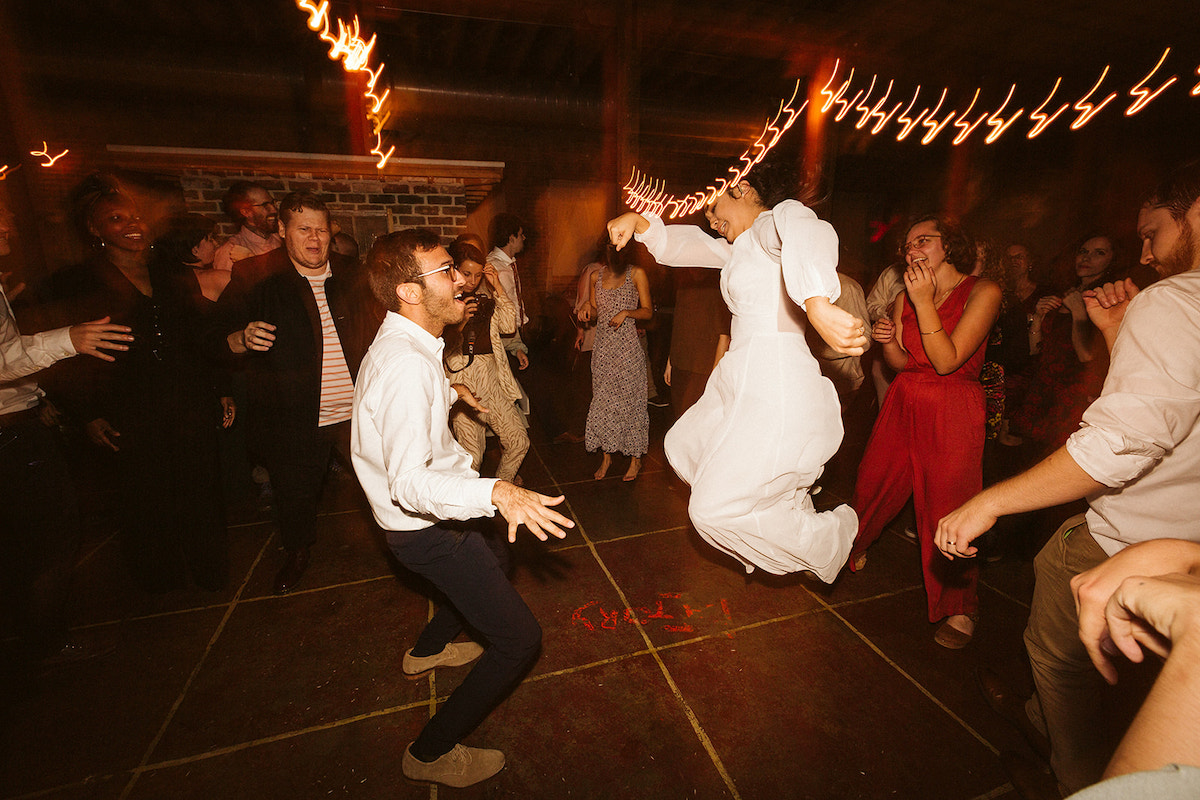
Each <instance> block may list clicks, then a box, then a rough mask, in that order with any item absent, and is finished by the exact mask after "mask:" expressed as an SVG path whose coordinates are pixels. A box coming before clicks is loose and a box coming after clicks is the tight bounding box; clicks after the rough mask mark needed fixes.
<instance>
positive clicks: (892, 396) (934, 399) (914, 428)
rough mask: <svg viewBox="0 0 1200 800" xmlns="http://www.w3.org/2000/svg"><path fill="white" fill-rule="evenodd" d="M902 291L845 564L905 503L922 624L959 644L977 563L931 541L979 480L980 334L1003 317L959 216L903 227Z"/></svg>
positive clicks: (947, 642) (878, 333)
mask: <svg viewBox="0 0 1200 800" xmlns="http://www.w3.org/2000/svg"><path fill="white" fill-rule="evenodd" d="M901 255H903V256H904V259H905V261H906V262H907V264H908V267H907V269H906V270H905V272H904V289H905V291H904V292H903V293H902V294H900V296H899V297H897V298H896V302H895V304H894V305H893V307H892V314H891V317H890V318H889V317H882V318H880V320H879V321H878V322H876V323H875V327H874V329H873V331H872V336H873V338H874V339H875V341H877V342H879V343H881V344H882V345H883V356H884V358H885V359H886V360H887V363H888V365H889V366H890V367H891V368H892V369H894V370H896V371H897V372H898V373H899V374H898V375H897V376H896V380H894V381H892V385H891V387H890V388H889V389H888V393H887V396H886V397H884V400H883V406H882V407H881V408H880V409H879V417H878V418H877V419H876V421H875V429H874V430H873V431H872V432H871V438H870V440H869V441H868V442H867V450H866V452H865V453H864V455H863V460H862V463H861V464H860V465H859V469H858V480H857V483H856V485H855V487H854V510H855V511H856V512H857V513H858V518H859V522H858V537H857V538H856V539H855V542H854V550H853V552H851V554H850V568H851V570H853V571H858V570H860V569H862V568H863V567H864V566H865V565H866V561H867V556H866V551H867V548H868V547H870V546H871V544H872V543H873V542H874V541H875V540H876V539H878V538H879V535H880V534H881V533H882V532H883V528H884V526H885V525H887V524H888V523H889V522H890V521H891V520H892V519H893V518H894V517H895V516H896V515H897V514H899V513H900V510H901V509H903V508H904V505H905V503H907V502H908V498H909V497H910V496H911V497H912V498H913V506H914V507H915V509H916V513H917V538H918V540H919V542H920V547H921V566H922V570H923V572H924V575H925V594H926V598H927V601H928V608H929V621H930V622H939V621H941V622H942V624H941V626H940V627H939V628H938V629H937V632H936V634H935V635H934V640H935V641H936V642H937V643H938V644H940V645H942V646H943V647H949V648H951V649H957V648H960V647H964V646H965V645H966V644H967V643H968V642H970V640H971V637H972V636H973V635H974V632H975V622H976V620H977V618H978V607H979V600H978V597H977V596H976V592H975V586H976V583H977V581H978V578H979V568H978V567H977V566H976V565H975V562H973V561H969V560H959V561H954V562H950V561H947V560H946V559H945V558H943V557H942V556H941V554H940V553H939V552H938V551H937V548H936V547H935V546H934V541H933V535H934V532H935V531H936V529H937V523H938V520H939V519H941V518H942V517H944V516H945V515H946V514H948V513H950V512H951V511H953V510H954V509H956V508H958V507H959V506H960V505H962V504H963V503H965V502H966V501H967V500H969V499H970V498H971V497H973V496H974V495H975V494H977V493H978V492H979V490H980V489H981V488H982V483H983V441H984V396H983V387H982V386H981V385H980V382H979V373H980V370H981V369H982V367H983V362H984V353H985V350H986V343H987V338H988V334H989V333H990V332H991V330H992V326H993V325H994V324H995V322H996V317H997V316H998V315H999V313H1000V297H1001V292H1000V287H999V285H997V284H996V283H995V282H993V281H990V280H988V279H986V278H977V277H972V276H970V275H969V274H967V273H968V271H969V270H970V268H971V266H972V265H973V264H974V263H975V248H974V247H973V245H972V244H971V241H970V240H969V239H968V238H967V236H966V235H965V234H964V233H963V231H962V229H961V228H960V227H959V226H958V225H957V224H955V223H953V222H951V221H950V220H948V219H947V218H945V217H942V216H936V215H932V216H926V217H922V218H920V219H918V220H917V221H916V222H914V223H913V224H912V225H910V226H909V228H908V232H907V234H906V236H905V239H904V245H903V246H902V247H901Z"/></svg>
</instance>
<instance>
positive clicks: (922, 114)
mask: <svg viewBox="0 0 1200 800" xmlns="http://www.w3.org/2000/svg"><path fill="white" fill-rule="evenodd" d="M1170 54H1171V48H1169V47H1168V48H1166V49H1165V50H1164V51H1163V53H1162V55H1161V56H1159V58H1158V61H1157V62H1155V64H1154V66H1153V67H1152V68H1151V69H1150V71H1149V72H1147V73H1146V74H1145V76H1143V77H1142V78H1141V80H1139V81H1137V82H1136V83H1135V84H1134V85H1133V86H1131V87H1130V88H1129V89H1128V91H1127V92H1126V94H1127V95H1128V97H1130V98H1132V102H1131V103H1130V104H1129V105H1128V107H1126V108H1125V112H1124V115H1125V116H1126V117H1132V116H1134V115H1135V114H1138V113H1139V112H1141V111H1142V110H1143V109H1145V108H1146V106H1147V105H1149V104H1150V103H1151V102H1153V101H1154V100H1156V99H1158V98H1159V97H1160V96H1161V95H1162V94H1163V93H1164V92H1166V91H1167V90H1168V89H1170V88H1171V87H1172V86H1175V85H1176V84H1178V83H1179V82H1180V78H1179V75H1178V74H1173V75H1170V76H1169V77H1167V76H1160V77H1158V78H1156V77H1155V76H1156V75H1158V72H1159V70H1160V69H1161V68H1162V66H1163V64H1165V63H1166V61H1167V58H1168V56H1170ZM841 66H842V65H841V60H840V59H838V60H836V61H835V62H834V66H833V70H832V72H831V73H830V75H829V79H828V80H827V81H826V82H825V85H824V86H822V87H821V89H820V90H819V92H818V97H819V98H820V102H819V107H818V103H814V104H813V107H812V108H811V109H810V110H809V113H813V112H814V111H815V112H816V113H820V114H828V113H831V112H832V114H833V119H834V121H836V122H841V121H842V120H843V119H845V118H846V117H847V116H848V115H850V114H851V113H852V112H853V113H855V114H857V121H856V122H855V123H854V127H855V128H856V129H857V130H863V129H867V130H868V132H869V133H870V134H871V135H872V136H877V135H879V134H881V133H882V132H883V131H884V130H885V129H887V128H888V127H889V126H892V125H894V127H895V128H896V129H897V130H896V141H901V142H902V141H904V140H905V139H907V138H908V137H909V136H911V135H912V134H913V132H914V131H916V130H917V129H918V126H920V127H921V128H924V129H925V130H924V133H923V134H922V135H921V136H920V142H921V144H923V145H928V144H931V143H932V142H933V141H935V140H936V139H937V138H938V136H940V135H941V134H942V132H943V131H946V130H947V129H956V130H957V133H955V134H954V137H953V138H952V139H951V144H952V145H954V146H958V145H960V144H962V143H963V142H965V141H966V140H967V139H968V138H969V137H970V136H972V135H973V134H974V133H975V131H976V130H977V129H979V128H980V126H981V125H986V126H987V131H988V132H987V134H986V135H984V139H983V141H984V143H985V144H993V143H995V142H996V141H997V140H999V139H1000V137H1002V136H1004V135H1005V134H1006V133H1008V131H1009V130H1010V129H1012V128H1013V126H1014V125H1015V124H1016V123H1017V121H1018V120H1019V119H1021V118H1022V116H1025V117H1026V119H1027V121H1028V122H1030V123H1032V124H1031V125H1030V127H1029V130H1028V131H1026V133H1025V136H1026V138H1028V139H1035V138H1037V137H1038V136H1040V135H1041V134H1042V133H1043V132H1045V130H1046V128H1048V127H1049V126H1050V125H1052V124H1053V123H1054V122H1055V121H1056V120H1058V119H1059V117H1061V116H1062V115H1063V114H1064V113H1067V110H1068V109H1073V110H1074V111H1075V112H1078V116H1076V117H1075V119H1074V120H1073V121H1072V122H1071V123H1070V129H1071V130H1073V131H1077V130H1079V129H1080V128H1082V127H1084V126H1085V125H1087V124H1088V123H1089V122H1091V121H1092V120H1093V119H1095V117H1096V115H1097V114H1099V113H1100V112H1101V111H1103V110H1104V109H1105V108H1107V107H1109V106H1110V104H1112V103H1113V102H1115V101H1116V100H1117V98H1118V97H1120V96H1121V94H1122V92H1118V91H1109V92H1108V93H1107V94H1106V95H1103V97H1102V98H1101V94H1102V90H1101V87H1102V86H1103V85H1104V82H1105V80H1106V79H1107V78H1108V74H1109V71H1110V69H1111V65H1106V66H1105V67H1104V68H1103V69H1102V70H1101V71H1100V75H1099V77H1098V78H1097V79H1096V82H1095V83H1094V84H1092V86H1091V88H1090V89H1088V91H1087V92H1086V93H1084V94H1083V95H1082V96H1081V97H1079V99H1077V100H1075V102H1073V103H1072V102H1070V101H1069V100H1067V101H1062V100H1060V101H1059V103H1058V104H1056V103H1055V102H1054V98H1055V96H1056V95H1057V94H1058V92H1059V89H1060V88H1061V87H1062V82H1063V79H1062V77H1061V76H1060V77H1058V78H1057V79H1055V81H1054V85H1053V86H1052V87H1051V89H1050V92H1049V94H1047V95H1046V96H1045V98H1044V99H1043V100H1042V101H1041V102H1040V103H1039V104H1038V105H1037V107H1036V108H1034V109H1033V110H1032V111H1030V112H1028V113H1027V114H1026V110H1025V108H1026V107H1025V106H1020V107H1019V108H1012V109H1011V110H1009V109H1010V103H1013V98H1014V97H1015V96H1016V94H1017V84H1015V83H1014V84H1012V85H1011V86H1010V87H1009V89H1008V93H1007V94H1006V95H1005V96H1004V100H1003V101H1002V102H1001V103H1000V105H999V106H997V107H996V108H994V109H992V110H988V109H986V108H981V109H980V110H978V111H976V109H975V107H976V104H977V103H978V102H979V97H980V95H981V94H982V91H983V90H982V88H976V89H975V91H974V94H973V95H972V96H971V100H970V102H969V103H968V104H967V106H966V107H965V108H964V109H963V110H961V111H958V110H953V109H951V110H946V111H943V110H942V108H943V106H944V105H945V102H946V97H947V96H948V95H949V93H950V89H949V87H945V88H942V90H941V92H940V93H938V94H937V102H936V103H934V104H933V105H928V104H925V105H924V107H921V103H920V97H921V92H922V88H923V87H921V86H917V88H916V89H915V90H914V91H913V94H912V97H911V99H908V101H907V103H906V102H905V100H904V98H903V97H902V98H901V99H900V100H899V101H896V102H895V104H894V105H893V104H892V91H893V89H895V86H896V84H895V81H893V80H889V81H887V86H886V88H883V89H882V91H881V93H880V94H879V96H878V97H877V98H876V99H874V100H872V97H873V96H874V95H875V90H876V87H877V86H879V85H880V84H882V83H883V81H882V80H881V79H880V78H879V76H878V75H872V76H871V80H870V82H869V84H868V85H867V87H866V88H865V89H862V88H859V89H858V90H857V91H855V92H854V93H853V94H851V87H852V86H853V85H854V72H855V71H854V69H853V68H851V69H850V70H849V72H848V73H847V74H846V76H845V78H844V79H842V80H841V82H840V83H839V77H838V75H839V71H840V70H841ZM1194 72H1195V75H1196V76H1197V77H1200V66H1197V67H1196V69H1195V71H1194ZM860 83H861V82H860ZM1152 84H1153V85H1154V88H1151V85H1152ZM835 87H836V88H835ZM798 91H799V82H797V84H796V89H795V90H793V92H792V96H791V99H789V100H787V101H786V102H781V103H780V110H779V112H778V113H777V114H776V115H775V117H774V118H773V119H771V120H769V121H768V122H767V123H766V125H765V126H764V127H763V132H762V133H761V134H760V135H759V137H758V138H757V139H756V140H755V141H754V142H753V143H752V144H751V145H750V146H749V147H747V148H746V150H745V152H743V153H742V155H741V157H740V158H739V159H738V163H737V164H735V165H734V166H732V167H730V168H729V172H730V174H731V176H730V177H728V178H725V177H722V178H718V179H717V180H716V182H715V183H714V184H712V185H710V186H707V187H705V188H704V189H703V190H701V191H698V192H694V193H692V194H689V195H684V196H682V197H680V196H678V195H674V194H670V193H668V192H667V189H666V182H665V181H663V180H660V179H656V178H654V177H652V176H650V175H647V174H645V173H643V172H642V171H641V170H639V169H638V168H637V167H634V168H633V172H632V174H631V175H630V178H629V181H628V182H627V183H626V184H625V186H624V187H623V188H622V191H623V192H624V193H625V203H626V205H628V206H629V208H630V209H632V210H634V211H637V212H646V211H649V212H652V213H655V214H657V215H659V216H666V217H669V218H672V219H674V218H676V217H681V216H686V215H688V214H691V213H693V212H695V211H696V210H697V209H699V208H701V207H703V206H705V205H707V204H708V203H711V202H712V201H713V200H715V199H716V198H717V197H720V196H721V195H722V194H724V193H725V191H726V190H727V189H728V188H729V187H730V186H734V185H736V184H737V183H739V182H740V181H741V180H742V179H743V178H744V177H745V176H746V174H747V173H748V172H749V171H750V170H751V169H753V168H754V166H755V165H756V164H758V163H759V162H760V161H762V159H763V157H764V156H765V155H766V154H767V153H768V152H769V151H770V150H771V148H772V147H774V146H775V144H776V142H778V141H779V137H780V136H781V135H782V134H783V132H784V131H786V130H787V129H788V128H789V127H791V125H792V123H793V122H795V119H796V117H797V116H798V115H799V114H800V113H801V112H802V111H803V110H804V109H805V108H806V107H808V105H809V103H808V101H807V100H806V101H804V102H803V103H801V104H800V106H798V107H795V108H793V106H792V104H793V103H794V102H795V99H796V95H797V93H798ZM930 95H931V96H932V95H933V93H932V92H931V93H930ZM1188 96H1189V97H1197V96H1200V82H1197V83H1196V85H1195V86H1193V87H1192V88H1191V90H1190V91H1189V92H1188ZM1013 105H1014V106H1015V105H1017V104H1015V103H1014V104H1013ZM1056 105H1057V108H1055V106H1056ZM835 107H836V110H835ZM901 108H903V109H904V110H903V111H901V110H900V109H901ZM917 108H920V111H917V112H916V113H913V112H914V109H917ZM1050 109H1054V110H1050ZM785 114H786V115H787V118H786V120H784V121H783V122H782V124H781V120H783V118H784V115H785ZM868 124H870V128H867V125H868ZM981 135H983V134H982V133H981Z"/></svg>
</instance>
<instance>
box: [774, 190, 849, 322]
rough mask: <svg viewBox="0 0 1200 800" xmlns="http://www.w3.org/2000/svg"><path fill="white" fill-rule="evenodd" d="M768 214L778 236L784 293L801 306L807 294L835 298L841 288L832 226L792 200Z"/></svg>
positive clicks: (836, 242) (781, 204) (834, 234)
mask: <svg viewBox="0 0 1200 800" xmlns="http://www.w3.org/2000/svg"><path fill="white" fill-rule="evenodd" d="M771 216H772V217H773V218H774V222H775V231H776V232H777V234H778V236H779V247H780V254H779V258H780V261H781V263H782V264H783V283H784V286H785V287H786V288H787V293H788V296H789V297H791V298H792V300H793V301H794V302H795V303H796V304H797V305H799V306H800V307H801V308H804V301H805V300H807V299H808V298H810V297H818V296H819V297H828V298H829V301H830V302H833V301H835V300H837V299H838V297H839V296H840V295H841V291H842V288H841V283H840V282H839V281H838V276H837V263H838V237H837V232H835V231H834V230H833V226H832V225H830V224H829V223H828V222H826V221H825V220H823V219H818V218H817V215H816V214H814V213H813V212H812V210H811V209H809V208H807V207H805V206H804V205H803V204H802V203H800V202H797V201H796V200H784V201H783V202H782V203H780V204H779V205H777V206H775V208H774V209H772V211H771ZM805 310H807V309H805Z"/></svg>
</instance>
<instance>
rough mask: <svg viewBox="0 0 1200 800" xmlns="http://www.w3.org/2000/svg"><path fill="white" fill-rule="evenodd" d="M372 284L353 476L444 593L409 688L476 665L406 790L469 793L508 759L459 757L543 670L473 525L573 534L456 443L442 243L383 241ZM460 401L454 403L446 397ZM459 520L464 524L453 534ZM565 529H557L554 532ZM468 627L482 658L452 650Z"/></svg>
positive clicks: (537, 640) (410, 669)
mask: <svg viewBox="0 0 1200 800" xmlns="http://www.w3.org/2000/svg"><path fill="white" fill-rule="evenodd" d="M367 276H368V280H369V282H370V284H371V290H372V293H373V294H374V295H375V298H376V299H377V300H378V301H379V302H380V303H381V304H382V305H383V306H384V307H386V308H387V315H386V317H385V319H384V321H383V324H382V326H381V327H380V328H379V333H378V334H377V335H376V337H375V341H374V342H373V343H372V344H371V347H370V350H369V351H368V352H367V355H366V358H364V359H363V362H362V371H361V373H360V375H359V381H358V385H357V387H356V388H355V392H354V423H353V428H354V431H353V457H354V471H355V472H356V473H357V474H358V480H359V482H360V483H361V484H362V488H363V492H365V493H366V495H367V500H368V501H370V503H371V511H372V513H373V514H374V515H375V520H376V522H378V523H379V526H380V527H381V528H383V530H384V532H385V533H386V535H387V543H388V547H389V548H390V549H391V551H392V553H393V554H394V555H395V556H396V558H397V559H398V560H399V561H400V563H401V564H403V565H404V566H405V567H407V568H409V569H411V570H412V571H413V572H415V573H417V574H419V575H421V576H423V577H424V578H426V579H427V580H428V581H429V582H430V583H431V584H433V586H434V587H436V588H437V590H438V592H439V593H440V595H441V597H442V598H443V600H442V602H441V603H440V605H439V608H438V610H437V613H435V614H434V615H433V618H432V619H431V620H430V621H429V623H428V624H427V625H426V626H425V629H424V630H423V631H422V632H421V634H420V635H419V636H418V637H417V641H416V643H415V644H414V645H413V647H412V649H411V650H409V651H408V652H406V653H405V654H404V661H403V664H402V669H403V670H404V672H405V674H406V675H408V676H409V677H410V678H415V677H419V676H421V675H424V674H425V673H427V672H429V671H430V670H432V669H435V668H437V667H457V666H463V665H465V664H469V663H471V662H472V661H474V660H475V659H477V658H478V659H479V663H477V664H476V665H475V666H474V667H473V668H472V669H471V672H470V673H469V674H468V675H467V676H466V678H465V679H463V681H462V683H461V684H459V686H458V688H457V689H455V690H454V691H453V692H452V693H451V694H450V697H449V698H447V699H446V702H445V703H444V704H442V706H441V708H439V709H438V711H437V713H436V714H435V715H434V716H433V718H432V719H431V720H429V722H428V724H426V726H425V728H424V729H423V730H422V731H421V733H420V735H418V736H417V738H416V740H415V741H413V742H412V744H410V745H409V746H408V747H407V748H406V749H405V751H404V756H403V759H402V762H401V769H402V770H403V772H404V775H405V777H407V778H409V779H410V780H415V781H424V782H430V783H444V784H446V785H447V786H454V787H462V786H470V785H471V784H474V783H478V782H479V781H482V780H485V779H487V778H490V777H491V776H493V775H495V774H496V773H497V772H499V771H500V770H501V769H503V768H504V754H503V753H501V752H500V751H499V750H485V749H480V748H475V747H466V746H464V745H462V744H460V741H461V740H462V738H463V737H464V736H466V735H467V734H468V733H470V732H471V731H472V730H473V729H474V728H475V727H476V726H477V725H478V724H479V723H480V722H482V721H483V718H484V717H486V716H487V714H488V713H489V712H490V711H491V710H492V707H493V706H494V705H495V704H496V703H497V702H498V701H499V700H500V699H501V698H502V697H503V696H504V695H505V693H506V692H508V691H509V690H510V689H511V688H512V686H513V685H514V684H515V683H516V682H517V681H518V680H520V678H521V676H522V675H524V674H525V672H526V671H527V670H528V669H529V667H530V666H531V665H532V664H533V662H534V661H535V660H536V659H537V656H538V652H539V650H540V647H541V638H542V631H541V627H540V626H539V625H538V622H537V619H535V618H534V616H533V612H531V611H530V610H529V607H528V606H527V605H525V601H524V600H522V599H521V596H520V595H519V594H517V590H516V589H515V588H513V586H512V584H511V583H509V581H508V578H507V577H505V559H506V556H505V553H504V549H503V544H502V543H496V542H495V541H494V539H495V537H491V536H483V535H481V534H480V532H479V528H478V519H477V518H479V517H490V516H492V515H493V514H495V513H496V512H497V511H499V512H500V513H501V514H502V515H503V516H504V518H505V519H506V520H507V522H508V539H509V541H510V542H511V541H515V539H516V532H517V528H518V526H520V525H525V526H527V527H528V528H529V530H530V531H531V532H532V533H533V534H534V535H535V536H537V537H538V538H539V539H542V540H545V539H546V535H547V534H550V535H553V536H556V537H558V538H560V539H561V538H562V537H563V536H565V533H564V532H563V530H562V528H571V527H574V525H573V523H572V522H571V521H570V520H568V519H567V518H566V517H564V516H562V515H561V514H559V513H558V512H556V511H554V510H553V509H552V508H551V506H556V505H558V504H559V503H561V502H562V500H563V498H562V497H561V496H559V497H554V498H551V497H546V496H545V495H540V494H536V493H534V492H530V491H527V490H525V489H522V488H520V487H517V486H514V485H513V484H512V483H509V482H508V481H503V480H498V479H491V478H480V477H479V474H478V473H477V472H475V471H474V470H473V469H471V456H470V455H469V454H468V453H467V451H466V450H464V449H463V448H462V447H461V446H460V445H459V444H458V443H457V442H455V441H454V439H453V437H451V435H450V426H449V422H448V419H449V412H450V406H451V404H452V403H453V402H454V401H455V400H456V399H457V398H456V392H457V394H458V395H459V396H462V398H463V399H464V400H465V401H466V402H468V403H469V404H470V405H472V406H473V407H474V408H476V409H477V410H479V411H486V409H484V408H480V407H479V405H478V402H477V401H476V400H475V399H474V398H473V397H471V396H470V394H469V392H467V391H466V389H465V388H461V387H452V386H451V384H450V381H449V380H447V378H446V374H445V372H444V371H443V366H442V351H443V348H444V346H445V345H444V342H443V341H442V340H441V339H440V338H438V337H440V336H441V334H442V331H443V329H444V328H445V327H446V326H448V325H457V324H458V323H460V322H462V320H463V317H464V315H465V313H466V303H465V302H464V300H463V286H464V279H463V276H462V275H461V274H460V273H459V272H458V271H457V270H456V269H455V267H454V261H453V260H452V259H451V258H450V255H449V254H448V253H447V252H446V250H445V248H443V247H442V245H441V242H440V240H439V238H438V236H437V234H435V233H433V232H432V231H429V230H425V229H421V228H414V229H410V230H406V231H398V232H395V233H390V234H388V235H386V236H382V237H380V238H379V239H377V240H376V241H375V244H374V245H373V246H372V247H371V252H370V254H369V255H368V256H367ZM452 388H453V389H454V391H451V389H452ZM445 520H461V521H462V522H457V523H456V522H446V521H445ZM560 526H561V527H560ZM464 624H465V625H469V626H470V627H471V629H472V630H473V631H476V632H478V634H479V635H481V636H482V637H483V640H484V642H485V644H486V645H487V648H486V649H484V648H482V647H480V646H479V645H478V644H475V643H474V642H455V641H454V639H455V638H457V637H458V635H459V634H460V633H461V632H462V631H463V628H464Z"/></svg>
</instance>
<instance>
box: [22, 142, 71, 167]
mask: <svg viewBox="0 0 1200 800" xmlns="http://www.w3.org/2000/svg"><path fill="white" fill-rule="evenodd" d="M69 152H71V151H70V150H63V151H62V152H61V153H59V154H58V155H56V156H52V155H50V148H49V147H48V146H47V144H46V143H45V142H42V149H41V150H30V151H29V155H31V156H37V157H38V158H44V159H46V160H45V161H43V162H42V163H41V164H40V165H39V166H42V167H53V166H54V162H55V161H58V160H59V159H60V158H62V157H63V156H65V155H66V154H67V153H69Z"/></svg>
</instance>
